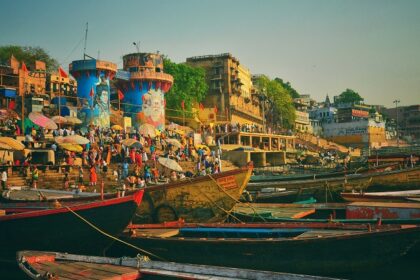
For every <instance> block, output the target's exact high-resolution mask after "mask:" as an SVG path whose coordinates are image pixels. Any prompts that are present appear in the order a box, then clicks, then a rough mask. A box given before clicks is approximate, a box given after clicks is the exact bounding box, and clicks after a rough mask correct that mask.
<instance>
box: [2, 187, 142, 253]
mask: <svg viewBox="0 0 420 280" xmlns="http://www.w3.org/2000/svg"><path fill="white" fill-rule="evenodd" d="M142 196H143V191H139V192H137V193H135V194H134V195H132V196H127V197H123V198H116V199H110V200H104V201H96V202H91V203H85V204H79V205H74V206H70V207H69V208H66V207H62V208H58V209H48V210H41V211H32V212H25V213H20V214H15V215H6V216H1V217H0V231H1V233H2V238H1V239H0V248H1V250H0V256H1V258H2V260H4V259H5V260H10V259H14V258H15V254H16V252H17V251H19V250H24V249H30V250H61V251H65V252H74V253H95V254H98V253H101V250H102V249H104V248H105V247H106V246H107V245H108V244H109V243H110V242H111V241H112V239H110V238H109V237H106V236H105V235H104V234H102V233H101V232H99V231H98V230H96V229H94V228H93V227H92V226H91V225H89V224H88V223H91V224H93V225H94V226H95V227H96V228H97V229H100V230H101V231H103V232H106V233H108V234H111V235H115V234H118V233H120V232H122V231H123V230H124V228H125V227H126V226H127V225H128V224H129V223H130V221H131V218H132V217H133V215H134V212H135V210H136V208H137V206H138V204H139V203H140V201H141V199H142ZM69 209H71V210H72V211H70V210H69ZM75 213H76V214H77V215H76V214H75Z"/></svg>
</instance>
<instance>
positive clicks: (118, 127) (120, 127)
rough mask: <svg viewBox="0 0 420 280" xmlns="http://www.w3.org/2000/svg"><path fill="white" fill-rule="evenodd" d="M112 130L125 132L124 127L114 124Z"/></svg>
mask: <svg viewBox="0 0 420 280" xmlns="http://www.w3.org/2000/svg"><path fill="white" fill-rule="evenodd" d="M111 128H112V129H113V130H123V127H122V126H121V125H119V124H114V125H113V126H111Z"/></svg>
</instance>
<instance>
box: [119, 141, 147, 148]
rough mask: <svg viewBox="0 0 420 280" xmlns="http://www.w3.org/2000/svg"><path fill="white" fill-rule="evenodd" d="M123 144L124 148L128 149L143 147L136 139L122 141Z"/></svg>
mask: <svg viewBox="0 0 420 280" xmlns="http://www.w3.org/2000/svg"><path fill="white" fill-rule="evenodd" d="M121 144H123V145H124V146H127V147H132V148H141V147H143V146H142V144H141V143H140V142H139V141H137V140H136V139H124V140H123V141H121Z"/></svg>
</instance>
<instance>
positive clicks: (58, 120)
mask: <svg viewBox="0 0 420 280" xmlns="http://www.w3.org/2000/svg"><path fill="white" fill-rule="evenodd" d="M51 119H52V120H53V121H54V122H55V123H56V124H65V123H67V119H66V118H65V117H62V116H54V117H52V118H51Z"/></svg>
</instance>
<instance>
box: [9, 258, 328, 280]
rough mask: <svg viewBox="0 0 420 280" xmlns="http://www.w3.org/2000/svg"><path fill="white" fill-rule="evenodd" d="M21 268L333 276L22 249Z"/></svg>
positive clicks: (135, 274)
mask: <svg viewBox="0 0 420 280" xmlns="http://www.w3.org/2000/svg"><path fill="white" fill-rule="evenodd" d="M17 261H18V264H19V267H20V268H21V269H22V270H23V271H24V272H25V273H26V275H28V276H29V277H30V278H32V279H85V280H89V279H92V280H93V279H94V280H105V279H106V280H110V279H132V280H134V279H149V278H148V277H154V278H156V277H158V278H159V279H161V278H163V279H166V278H170V279H267V280H270V279H278V280H282V279H283V280H292V279H293V280H304V279H307V280H311V279H314V280H315V279H331V278H325V277H318V276H309V275H296V274H289V273H279V272H271V271H256V270H250V269H237V268H228V267H214V266H209V265H191V264H179V263H173V262H163V261H151V260H147V258H140V257H138V258H125V257H124V258H108V257H97V256H83V255H73V254H65V253H56V252H37V251H21V252H18V253H17Z"/></svg>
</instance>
